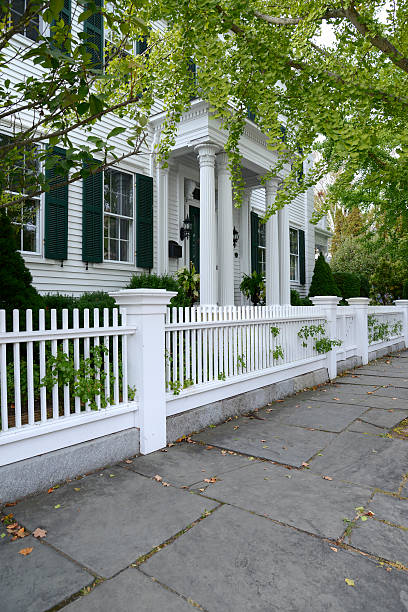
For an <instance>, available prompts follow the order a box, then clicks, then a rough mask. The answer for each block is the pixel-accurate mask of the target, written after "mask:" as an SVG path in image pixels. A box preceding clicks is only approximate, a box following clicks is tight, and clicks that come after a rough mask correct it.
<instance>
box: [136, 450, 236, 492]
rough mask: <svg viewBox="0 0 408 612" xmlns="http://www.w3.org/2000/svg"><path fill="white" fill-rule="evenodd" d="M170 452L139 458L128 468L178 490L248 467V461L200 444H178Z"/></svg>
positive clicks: (160, 452) (159, 452)
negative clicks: (157, 477) (158, 479)
mask: <svg viewBox="0 0 408 612" xmlns="http://www.w3.org/2000/svg"><path fill="white" fill-rule="evenodd" d="M166 450H167V452H165V453H164V452H162V451H158V452H156V453H151V454H150V455H144V456H143V457H137V458H136V459H134V460H133V462H132V463H131V464H124V465H125V466H126V468H128V469H130V470H133V471H135V472H138V473H139V474H144V475H145V476H150V477H151V478H153V477H154V476H155V475H156V474H159V476H162V478H163V480H165V481H166V482H169V483H171V484H174V485H176V486H191V485H193V484H194V483H196V482H200V481H201V480H203V478H205V477H206V476H217V475H218V474H224V473H225V472H229V471H231V470H236V469H238V468H240V467H242V466H246V465H248V458H247V457H242V456H240V455H229V454H226V455H222V454H221V451H220V450H219V449H206V447H203V446H201V445H200V444H187V443H185V444H176V445H175V446H173V447H172V448H168V449H166Z"/></svg>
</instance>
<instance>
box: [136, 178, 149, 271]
mask: <svg viewBox="0 0 408 612" xmlns="http://www.w3.org/2000/svg"><path fill="white" fill-rule="evenodd" d="M136 265H137V266H138V267H139V268H148V269H151V268H153V179H152V178H151V177H150V176H145V175H144V174H137V175H136Z"/></svg>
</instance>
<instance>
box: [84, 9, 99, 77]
mask: <svg viewBox="0 0 408 612" xmlns="http://www.w3.org/2000/svg"><path fill="white" fill-rule="evenodd" d="M95 4H96V6H97V7H100V8H102V7H103V0H95ZM84 32H86V34H88V38H87V43H93V44H94V45H96V47H97V49H95V48H94V47H91V46H89V47H87V51H88V53H90V54H91V56H92V60H91V61H92V64H93V67H94V68H99V69H102V67H103V56H104V42H103V15H102V13H101V12H96V13H94V14H93V15H91V16H90V17H88V19H85V21H84Z"/></svg>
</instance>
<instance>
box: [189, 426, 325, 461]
mask: <svg viewBox="0 0 408 612" xmlns="http://www.w3.org/2000/svg"><path fill="white" fill-rule="evenodd" d="M241 424H242V426H241ZM236 427H238V428H239V429H234V428H236ZM335 435H336V434H333V433H326V432H323V431H317V430H316V431H309V430H307V429H302V428H300V427H291V426H288V425H282V424H280V423H275V422H273V421H271V422H269V421H268V420H267V419H266V418H265V420H258V419H254V420H246V421H245V420H241V419H236V420H233V421H230V422H228V423H223V424H222V425H219V426H218V427H216V428H214V429H206V430H204V431H203V432H201V433H198V434H196V435H195V436H192V437H193V440H197V441H201V442H205V443H206V444H210V445H214V446H218V447H221V448H225V449H228V450H233V451H235V452H238V453H244V454H246V455H253V456H254V457H261V458H264V459H269V460H272V461H277V462H279V463H284V464H287V465H293V466H300V465H301V464H302V462H303V461H307V460H308V459H310V457H312V456H313V455H314V454H315V453H317V452H318V451H320V450H321V449H322V448H325V447H326V446H327V445H328V444H329V443H330V442H331V441H332V440H333V437H334V436H335Z"/></svg>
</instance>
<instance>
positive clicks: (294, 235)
mask: <svg viewBox="0 0 408 612" xmlns="http://www.w3.org/2000/svg"><path fill="white" fill-rule="evenodd" d="M289 231H290V234H289V236H290V252H291V253H294V254H295V255H297V254H298V252H299V251H298V231H297V230H295V229H290V230H289Z"/></svg>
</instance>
